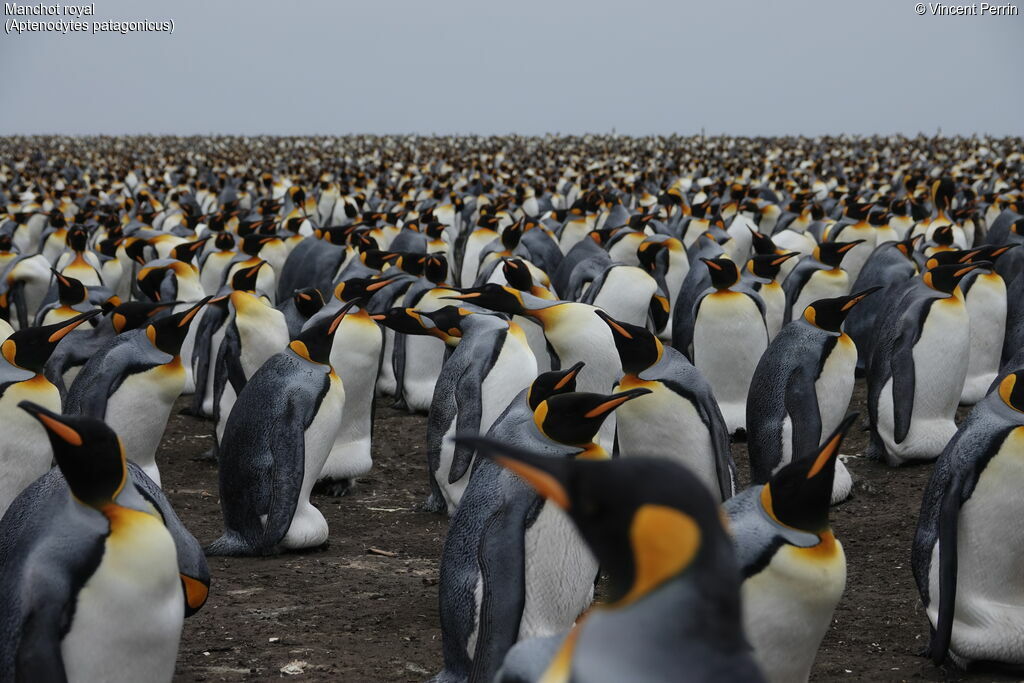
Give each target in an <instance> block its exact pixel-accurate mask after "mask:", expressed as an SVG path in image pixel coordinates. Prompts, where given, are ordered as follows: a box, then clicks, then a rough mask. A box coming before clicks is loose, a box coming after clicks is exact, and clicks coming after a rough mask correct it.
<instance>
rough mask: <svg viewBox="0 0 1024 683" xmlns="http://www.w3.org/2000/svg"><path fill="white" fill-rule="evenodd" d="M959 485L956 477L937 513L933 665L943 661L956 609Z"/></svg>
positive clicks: (931, 652) (931, 649)
mask: <svg viewBox="0 0 1024 683" xmlns="http://www.w3.org/2000/svg"><path fill="white" fill-rule="evenodd" d="M961 485H962V480H961V479H960V478H959V477H956V478H954V480H953V482H951V486H950V487H949V488H948V489H947V490H946V492H945V495H944V496H943V497H942V507H941V509H940V512H939V538H938V542H939V615H938V618H937V619H936V624H935V628H934V629H933V631H932V634H931V635H932V637H931V642H930V643H929V645H928V654H929V656H930V657H931V660H932V661H933V662H935V664H936V665H939V664H942V662H944V661H945V660H946V655H947V653H948V652H949V643H950V640H951V639H952V636H953V616H954V610H955V607H956V575H957V530H958V521H959V518H960V505H961V500H960V497H961Z"/></svg>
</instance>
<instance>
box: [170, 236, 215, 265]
mask: <svg viewBox="0 0 1024 683" xmlns="http://www.w3.org/2000/svg"><path fill="white" fill-rule="evenodd" d="M209 241H210V238H209V237H206V238H203V239H201V240H196V241H195V242H186V243H185V244H179V245H178V246H176V247H174V249H171V258H174V259H177V260H179V261H183V262H185V263H192V260H193V259H194V258H195V257H196V254H198V253H199V252H200V251H202V249H203V247H204V246H205V245H206V243H207V242H209Z"/></svg>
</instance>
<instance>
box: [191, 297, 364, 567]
mask: <svg viewBox="0 0 1024 683" xmlns="http://www.w3.org/2000/svg"><path fill="white" fill-rule="evenodd" d="M346 313H347V310H346V309H344V308H343V309H342V310H341V311H340V312H339V313H338V314H337V315H336V316H334V317H333V318H325V319H324V320H321V321H320V322H318V323H317V324H316V325H313V326H311V327H309V328H308V329H306V330H305V331H303V332H302V334H300V335H299V337H298V339H295V340H294V341H292V342H291V343H290V344H289V345H288V348H287V349H285V350H284V351H281V352H280V353H278V354H276V355H274V356H272V357H271V358H270V359H269V360H268V361H267V362H266V363H264V364H263V366H262V367H261V368H260V369H259V370H257V371H256V374H254V375H253V376H252V377H251V378H250V379H249V381H248V382H247V383H246V385H245V387H244V388H243V389H242V392H241V393H240V394H239V395H238V399H237V400H236V401H235V405H234V407H233V408H232V409H231V414H230V415H229V416H228V421H227V425H226V426H225V427H224V438H223V440H222V443H221V447H220V450H219V451H218V465H219V478H220V504H221V510H222V512H223V513H224V527H225V531H224V534H223V535H222V536H221V537H220V538H218V539H217V540H216V541H214V542H213V543H211V544H210V545H209V546H208V547H207V549H206V553H207V555H272V554H275V553H279V552H281V551H284V550H301V549H304V548H312V547H316V546H319V545H322V544H323V543H325V542H326V541H327V534H328V529H327V521H326V520H325V519H324V516H323V515H322V514H321V513H320V511H319V510H317V509H316V508H315V507H313V505H312V504H311V503H310V502H309V494H310V493H311V492H312V490H313V485H314V484H315V483H316V479H317V477H319V476H320V470H321V469H322V468H323V465H324V462H325V461H326V460H327V455H328V453H330V451H331V445H332V444H333V443H334V437H335V435H337V433H338V428H339V426H340V425H341V415H342V410H343V408H344V405H345V389H344V387H343V386H342V384H341V379H340V378H339V377H338V375H337V374H336V373H335V372H334V370H333V369H332V368H331V365H330V358H331V344H332V342H333V337H334V334H335V332H337V330H338V326H339V325H340V324H341V320H342V318H344V317H345V314H346ZM267 396H276V397H277V398H276V400H275V401H267V400H266V397H267Z"/></svg>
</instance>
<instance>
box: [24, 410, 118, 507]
mask: <svg viewBox="0 0 1024 683" xmlns="http://www.w3.org/2000/svg"><path fill="white" fill-rule="evenodd" d="M18 407H19V408H21V409H22V410H24V411H25V412H27V413H28V414H29V415H31V416H32V417H34V418H35V419H36V420H38V421H39V423H40V424H41V425H42V426H43V428H44V429H45V430H46V435H47V437H49V439H50V446H51V447H52V448H53V458H54V460H56V461H57V466H58V467H60V471H61V473H62V474H63V475H64V479H65V480H66V481H67V482H68V488H69V489H71V495H73V496H74V497H75V499H77V500H78V501H79V502H80V503H83V504H85V505H88V506H89V507H93V508H97V509H98V508H101V507H102V506H104V505H108V504H110V503H112V502H113V501H114V499H115V498H116V497H117V495H118V494H119V493H120V492H121V489H123V488H124V485H125V483H126V482H127V480H128V466H127V464H126V463H125V457H124V449H123V448H122V447H121V442H120V440H118V438H117V435H116V434H115V433H114V430H112V429H111V428H110V427H108V426H107V424H106V423H105V422H103V421H102V420H97V419H96V418H92V417H86V416H84V415H60V414H59V413H54V412H52V411H50V410H47V409H46V408H44V407H43V406H41V405H38V404H36V403H32V402H31V401H22V402H21V403H19V404H18Z"/></svg>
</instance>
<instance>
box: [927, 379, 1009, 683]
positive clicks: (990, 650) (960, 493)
mask: <svg viewBox="0 0 1024 683" xmlns="http://www.w3.org/2000/svg"><path fill="white" fill-rule="evenodd" d="M1022 486H1024V371H1021V372H1015V373H1012V374H1009V375H1007V376H1006V377H1004V378H1003V380H1002V382H1001V383H1000V384H999V386H998V388H997V389H996V391H994V392H992V393H990V394H989V395H988V396H986V397H985V398H984V399H982V400H981V401H980V402H979V403H978V404H977V405H976V406H975V407H974V409H973V410H972V411H971V413H970V415H968V417H967V419H966V420H965V421H964V423H963V424H962V425H960V428H959V430H958V431H957V433H956V435H955V436H954V437H953V439H952V440H951V441H950V442H949V444H948V445H947V446H946V448H945V449H944V450H943V452H942V455H940V456H939V460H938V462H937V463H936V464H935V469H934V470H933V471H932V477H931V480H930V481H929V482H928V485H927V487H926V488H925V492H924V499H923V501H922V503H921V516H920V519H919V521H918V526H917V534H916V535H915V537H914V546H913V554H912V566H913V570H914V578H915V580H916V581H917V587H918V590H919V591H920V593H921V601H922V602H923V603H924V607H925V612H926V613H927V616H928V620H929V622H930V625H931V639H930V643H929V648H928V653H929V656H930V657H931V658H932V660H933V661H934V662H935V663H936V664H941V663H942V662H943V661H944V660H945V659H946V657H947V655H948V656H950V658H951V659H952V660H953V662H954V663H955V664H957V665H958V666H961V667H966V666H967V665H969V664H971V663H973V662H979V661H980V662H992V663H998V664H1000V665H1002V666H1010V667H1013V668H1014V669H1015V670H1016V671H1020V670H1021V667H1024V639H1021V637H1020V629H1021V619H1020V615H1021V611H1022V610H1024V600H1022V598H1021V590H1020V586H1021V573H1020V547H1021V544H1022V543H1024V528H1022V527H1021V524H1020V520H1021V516H1022V515H1024V504H1022V499H1021V496H1020V490H1021V487H1022Z"/></svg>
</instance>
